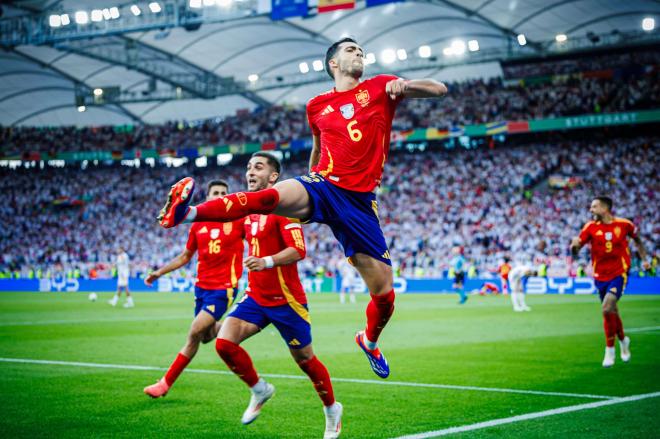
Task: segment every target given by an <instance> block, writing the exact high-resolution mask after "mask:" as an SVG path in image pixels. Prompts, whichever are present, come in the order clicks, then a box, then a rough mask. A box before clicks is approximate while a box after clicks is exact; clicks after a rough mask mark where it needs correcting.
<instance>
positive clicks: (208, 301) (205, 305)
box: [195, 286, 234, 321]
mask: <svg viewBox="0 0 660 439" xmlns="http://www.w3.org/2000/svg"><path fill="white" fill-rule="evenodd" d="M233 300H234V289H233V288H229V289H226V290H205V289H204V288H200V287H198V286H195V317H197V314H199V312H200V311H202V310H204V311H206V312H207V313H209V314H211V315H212V316H213V318H214V319H215V320H216V321H217V320H220V319H221V318H222V316H223V314H224V313H225V312H227V308H229V307H230V306H231V303H232V301H233Z"/></svg>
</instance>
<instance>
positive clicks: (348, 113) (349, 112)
mask: <svg viewBox="0 0 660 439" xmlns="http://www.w3.org/2000/svg"><path fill="white" fill-rule="evenodd" d="M339 111H341V115H342V116H344V119H351V118H352V117H353V115H354V114H355V108H353V104H346V105H342V106H341V107H339Z"/></svg>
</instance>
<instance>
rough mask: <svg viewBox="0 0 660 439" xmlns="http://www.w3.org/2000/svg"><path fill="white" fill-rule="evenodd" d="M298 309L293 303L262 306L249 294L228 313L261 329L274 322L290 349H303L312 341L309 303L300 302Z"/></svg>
mask: <svg viewBox="0 0 660 439" xmlns="http://www.w3.org/2000/svg"><path fill="white" fill-rule="evenodd" d="M298 307H300V309H298V310H296V309H295V308H294V307H293V306H291V305H288V304H287V305H280V306H261V305H259V304H258V303H257V302H256V301H255V300H254V299H253V298H252V297H250V296H248V295H247V294H246V295H244V296H243V298H242V299H241V301H240V302H238V303H237V304H236V306H235V307H234V309H233V310H232V311H231V312H230V313H229V314H228V317H234V318H237V319H240V320H243V321H246V322H250V323H254V324H255V325H257V326H258V327H259V329H264V328H265V327H266V326H268V325H269V324H271V323H272V324H273V325H274V326H275V328H277V331H278V332H279V333H280V335H281V336H282V338H283V339H284V341H285V342H286V344H287V346H289V348H290V349H301V348H304V347H305V346H307V345H308V344H310V343H311V342H312V326H311V324H310V319H309V313H308V312H307V305H300V304H298Z"/></svg>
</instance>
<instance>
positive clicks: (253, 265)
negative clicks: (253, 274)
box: [244, 256, 266, 271]
mask: <svg viewBox="0 0 660 439" xmlns="http://www.w3.org/2000/svg"><path fill="white" fill-rule="evenodd" d="M244 264H245V266H246V267H247V269H248V270H250V271H262V270H263V269H265V268H266V261H265V260H264V259H263V258H257V257H254V256H248V257H247V258H245V262H244Z"/></svg>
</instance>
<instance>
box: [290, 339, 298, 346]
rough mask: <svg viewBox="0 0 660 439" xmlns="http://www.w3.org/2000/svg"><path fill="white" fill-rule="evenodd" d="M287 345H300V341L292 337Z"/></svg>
mask: <svg viewBox="0 0 660 439" xmlns="http://www.w3.org/2000/svg"><path fill="white" fill-rule="evenodd" d="M289 346H300V342H299V341H298V340H297V339H295V338H294V339H293V340H291V341H290V342H289Z"/></svg>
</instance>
